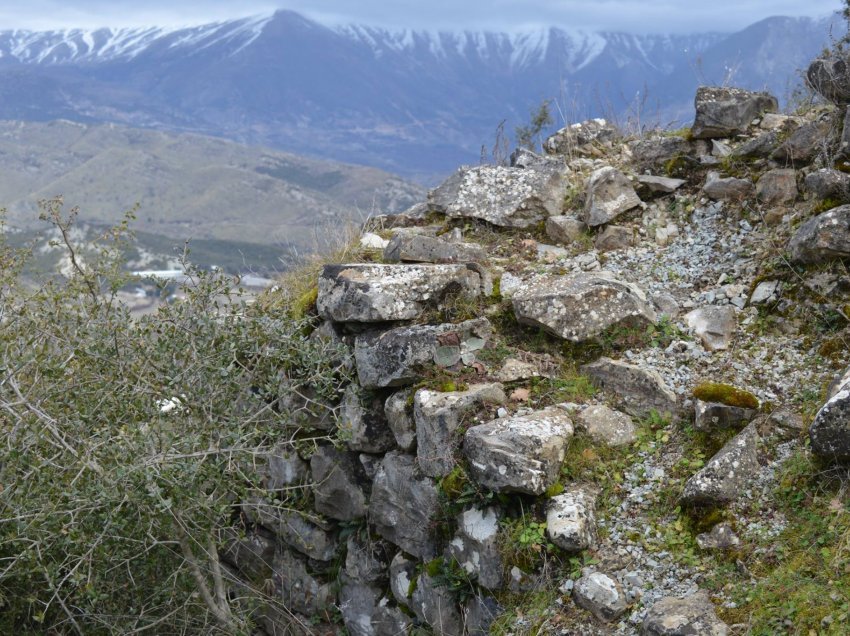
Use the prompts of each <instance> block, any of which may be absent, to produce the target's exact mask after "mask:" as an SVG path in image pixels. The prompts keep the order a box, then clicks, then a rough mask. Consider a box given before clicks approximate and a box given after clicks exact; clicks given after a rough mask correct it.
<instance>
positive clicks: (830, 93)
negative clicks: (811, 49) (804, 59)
mask: <svg viewBox="0 0 850 636" xmlns="http://www.w3.org/2000/svg"><path fill="white" fill-rule="evenodd" d="M806 82H807V83H808V85H809V86H810V87H811V88H812V89H813V90H814V91H815V92H816V93H818V94H819V95H820V96H821V97H823V98H824V99H826V100H828V101H830V102H832V103H833V104H838V105H845V104H850V64H848V60H847V54H846V53H843V52H842V53H836V52H835V51H830V53H829V54H828V55H823V56H821V57H819V58H817V59H815V60H814V61H813V62H812V63H811V64H809V68H808V69H806Z"/></svg>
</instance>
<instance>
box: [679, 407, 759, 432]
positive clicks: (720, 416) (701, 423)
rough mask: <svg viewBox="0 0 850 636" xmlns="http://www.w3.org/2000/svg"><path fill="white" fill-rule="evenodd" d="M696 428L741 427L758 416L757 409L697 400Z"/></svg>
mask: <svg viewBox="0 0 850 636" xmlns="http://www.w3.org/2000/svg"><path fill="white" fill-rule="evenodd" d="M694 410H695V418H694V428H695V429H696V430H698V431H717V430H722V429H730V428H731V429H740V428H743V427H744V426H745V425H746V424H748V423H749V422H751V421H752V419H753V418H754V417H755V416H756V413H757V412H758V411H756V410H755V409H746V408H741V407H739V406H729V405H728V404H718V403H717V402H703V401H702V400H695V407H694Z"/></svg>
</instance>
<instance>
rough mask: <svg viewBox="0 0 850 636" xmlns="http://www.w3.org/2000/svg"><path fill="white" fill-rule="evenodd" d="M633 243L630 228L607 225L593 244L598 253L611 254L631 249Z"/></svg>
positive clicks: (632, 232) (632, 234) (632, 233)
mask: <svg viewBox="0 0 850 636" xmlns="http://www.w3.org/2000/svg"><path fill="white" fill-rule="evenodd" d="M633 243H634V231H633V230H632V228H630V227H622V226H619V225H608V226H606V227H605V229H604V230H602V232H601V233H600V234H599V236H597V237H596V240H595V241H594V242H593V244H594V247H595V248H596V250H597V251H598V252H612V251H614V250H622V249H626V248H627V247H631V246H632V244H633Z"/></svg>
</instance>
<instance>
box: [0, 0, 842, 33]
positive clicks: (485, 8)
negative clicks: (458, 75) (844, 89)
mask: <svg viewBox="0 0 850 636" xmlns="http://www.w3.org/2000/svg"><path fill="white" fill-rule="evenodd" d="M841 6H842V2H841V0H239V1H237V0H190V1H186V0H0V30H4V29H9V28H29V29H43V28H57V27H72V26H74V27H94V26H136V25H162V26H172V25H182V24H199V23H203V22H214V21H217V20H221V19H225V18H230V17H238V16H245V15H252V14H257V13H265V12H270V11H273V10H274V9H276V8H286V9H292V10H294V11H298V12H300V13H303V14H306V15H308V16H310V17H313V18H316V19H318V20H320V21H323V22H326V23H328V22H333V23H339V22H358V23H366V24H377V25H383V26H392V27H413V28H420V29H422V28H427V29H458V28H465V29H492V30H515V29H522V28H526V27H534V26H543V25H545V26H561V27H572V28H585V29H604V30H609V29H616V30H626V31H637V32H655V33H669V32H694V31H708V30H721V31H730V30H736V29H740V28H742V27H744V26H747V25H748V24H751V23H753V22H756V21H758V20H760V19H762V18H766V17H769V16H773V15H789V16H815V17H820V16H825V15H827V14H829V13H831V12H833V11H836V10H838V9H840V8H841Z"/></svg>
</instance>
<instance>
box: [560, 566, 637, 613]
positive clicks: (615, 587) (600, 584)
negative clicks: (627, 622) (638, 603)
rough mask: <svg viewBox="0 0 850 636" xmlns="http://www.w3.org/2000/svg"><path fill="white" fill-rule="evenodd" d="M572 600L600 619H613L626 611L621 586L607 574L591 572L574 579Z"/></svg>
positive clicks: (624, 596)
mask: <svg viewBox="0 0 850 636" xmlns="http://www.w3.org/2000/svg"><path fill="white" fill-rule="evenodd" d="M573 600H574V601H575V604H576V605H578V606H579V607H582V608H584V609H586V610H587V611H589V612H590V613H591V614H593V615H594V616H595V617H596V618H598V619H599V620H602V621H606V622H610V621H615V620H617V619H618V618H620V616H622V615H623V614H625V613H626V608H627V607H628V603H627V602H626V594H625V592H624V591H623V587H622V586H621V585H620V584H619V583H618V582H617V581H615V580H614V579H612V578H611V577H610V576H608V575H607V574H603V573H602V572H593V573H591V574H588V575H587V576H583V577H581V578H580V579H579V580H578V581H576V584H575V587H574V588H573Z"/></svg>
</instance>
